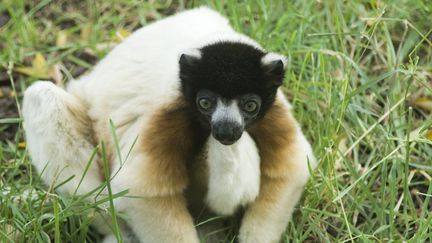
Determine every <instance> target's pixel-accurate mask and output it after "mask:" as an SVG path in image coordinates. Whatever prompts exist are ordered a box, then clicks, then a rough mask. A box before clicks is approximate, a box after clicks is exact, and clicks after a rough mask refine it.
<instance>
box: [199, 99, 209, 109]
mask: <svg viewBox="0 0 432 243" xmlns="http://www.w3.org/2000/svg"><path fill="white" fill-rule="evenodd" d="M198 105H199V106H200V107H201V108H202V109H204V110H208V109H210V108H211V107H212V102H211V101H210V100H209V99H207V98H201V99H199V100H198Z"/></svg>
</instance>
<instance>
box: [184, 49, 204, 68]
mask: <svg viewBox="0 0 432 243" xmlns="http://www.w3.org/2000/svg"><path fill="white" fill-rule="evenodd" d="M199 60H201V51H200V50H198V49H189V50H186V51H184V52H183V53H182V54H181V55H180V59H179V63H180V68H181V69H183V68H190V67H192V66H194V65H195V64H197V63H198V62H199Z"/></svg>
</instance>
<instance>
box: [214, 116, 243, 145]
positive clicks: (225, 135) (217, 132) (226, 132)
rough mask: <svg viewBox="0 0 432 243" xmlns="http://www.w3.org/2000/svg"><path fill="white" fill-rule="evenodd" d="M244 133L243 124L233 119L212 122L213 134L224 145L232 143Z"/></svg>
mask: <svg viewBox="0 0 432 243" xmlns="http://www.w3.org/2000/svg"><path fill="white" fill-rule="evenodd" d="M242 134H243V126H242V125H241V124H240V123H238V122H233V121H218V122H216V123H214V124H212V135H213V137H214V138H215V139H216V140H218V141H219V142H220V143H221V144H223V145H231V144H233V143H235V142H237V140H239V139H240V137H241V136H242Z"/></svg>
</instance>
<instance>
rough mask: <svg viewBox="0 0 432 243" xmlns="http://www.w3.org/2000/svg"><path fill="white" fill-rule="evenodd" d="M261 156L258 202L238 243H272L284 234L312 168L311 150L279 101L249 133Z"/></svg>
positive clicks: (248, 213)
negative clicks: (309, 168)
mask: <svg viewBox="0 0 432 243" xmlns="http://www.w3.org/2000/svg"><path fill="white" fill-rule="evenodd" d="M251 134H252V136H254V138H255V141H256V143H257V145H258V148H259V150H260V155H261V186H260V192H259V195H258V198H257V199H256V201H255V202H254V203H252V204H251V205H250V206H249V207H248V208H247V210H246V213H245V215H244V218H243V220H242V224H241V227H240V235H239V238H240V242H241V243H276V242H279V240H280V237H281V235H282V233H283V232H284V230H285V228H286V226H287V224H288V221H289V220H290V218H291V214H292V212H293V209H294V207H295V205H296V204H297V202H298V200H299V199H300V196H301V194H302V191H303V186H304V184H305V183H306V181H307V179H308V177H309V170H308V163H309V164H310V165H311V166H312V167H314V165H315V159H314V157H313V154H312V150H311V147H310V145H309V143H308V142H307V140H306V139H305V137H304V136H303V134H302V132H301V131H300V128H299V126H298V124H297V122H296V121H295V120H294V118H293V117H292V116H291V114H290V113H289V110H288V108H287V106H286V105H285V104H283V102H281V100H278V101H276V102H275V104H274V105H273V107H272V108H271V109H270V111H269V113H268V114H267V115H266V117H265V118H264V119H263V121H262V122H261V123H260V124H259V125H258V126H257V127H255V128H254V130H253V131H251Z"/></svg>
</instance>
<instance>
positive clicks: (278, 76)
mask: <svg viewBox="0 0 432 243" xmlns="http://www.w3.org/2000/svg"><path fill="white" fill-rule="evenodd" d="M179 63H180V79H181V88H182V93H183V95H184V97H185V99H186V101H187V103H188V104H189V105H190V106H191V107H192V109H193V111H194V112H195V113H196V114H197V117H198V118H199V120H200V121H201V122H202V123H203V125H204V126H206V127H208V128H209V129H211V133H212V135H213V136H214V138H215V139H217V140H218V141H219V142H221V143H222V144H225V145H230V144H233V143H235V142H236V141H237V140H238V139H239V138H240V137H241V135H242V134H243V131H244V130H245V129H247V128H248V127H249V126H250V125H251V124H253V123H254V122H255V121H257V120H259V119H260V118H261V117H263V116H264V115H265V113H266V112H267V111H268V109H269V108H270V107H271V105H272V104H273V102H274V100H275V97H276V91H277V89H278V87H279V86H280V85H281V84H282V82H283V78H284V73H285V58H284V57H283V56H280V55H277V54H274V53H265V52H264V51H262V50H260V49H258V48H256V47H254V46H251V45H248V44H244V43H240V42H217V43H214V44H210V45H207V46H204V47H203V48H200V49H194V50H189V51H188V52H185V53H183V54H182V55H181V57H180V60H179Z"/></svg>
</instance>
